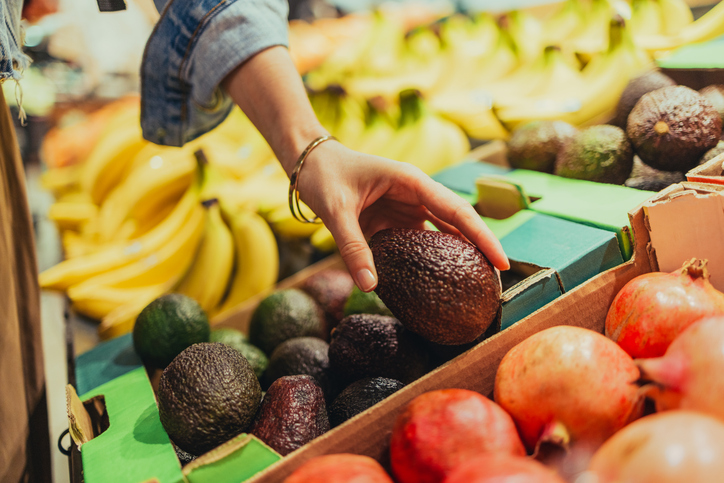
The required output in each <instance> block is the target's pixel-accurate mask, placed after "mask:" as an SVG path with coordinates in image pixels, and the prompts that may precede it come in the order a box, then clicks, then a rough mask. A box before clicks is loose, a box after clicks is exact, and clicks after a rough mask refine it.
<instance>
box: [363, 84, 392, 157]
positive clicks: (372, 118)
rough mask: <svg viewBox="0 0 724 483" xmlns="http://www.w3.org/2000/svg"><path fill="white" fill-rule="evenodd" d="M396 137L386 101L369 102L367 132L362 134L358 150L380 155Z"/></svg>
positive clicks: (378, 98)
mask: <svg viewBox="0 0 724 483" xmlns="http://www.w3.org/2000/svg"><path fill="white" fill-rule="evenodd" d="M394 136H395V128H394V126H393V125H392V121H391V120H390V118H389V116H388V114H387V106H386V105H385V101H384V99H382V98H381V97H376V98H373V99H370V100H368V101H367V111H366V113H365V130H364V132H363V133H362V135H361V137H360V140H359V143H358V145H357V150H358V151H360V152H363V153H367V154H375V155H379V154H380V152H382V150H383V149H384V146H386V145H387V144H389V143H390V141H391V140H392V138H393V137H394Z"/></svg>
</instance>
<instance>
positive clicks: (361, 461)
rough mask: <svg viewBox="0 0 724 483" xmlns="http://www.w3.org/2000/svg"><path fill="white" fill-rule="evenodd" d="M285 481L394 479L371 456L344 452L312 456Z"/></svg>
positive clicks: (383, 482) (375, 482) (373, 482)
mask: <svg viewBox="0 0 724 483" xmlns="http://www.w3.org/2000/svg"><path fill="white" fill-rule="evenodd" d="M284 483H392V479H391V478H390V477H389V475H388V474H387V473H386V472H385V470H384V469H383V468H382V466H380V464H379V463H378V462H377V461H375V460H373V459H372V458H370V457H369V456H362V455H358V454H349V453H342V454H330V455H324V456H317V457H316V458H312V459H311V460H309V461H307V462H306V463H304V464H303V465H302V466H300V467H299V468H297V469H296V470H295V471H294V473H292V474H291V475H289V476H288V477H287V478H286V479H285V480H284Z"/></svg>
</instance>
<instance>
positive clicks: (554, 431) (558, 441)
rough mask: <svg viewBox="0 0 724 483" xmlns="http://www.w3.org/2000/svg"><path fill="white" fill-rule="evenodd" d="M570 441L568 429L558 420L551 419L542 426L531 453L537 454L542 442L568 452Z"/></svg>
mask: <svg viewBox="0 0 724 483" xmlns="http://www.w3.org/2000/svg"><path fill="white" fill-rule="evenodd" d="M570 443H571V435H570V433H569V432H568V429H566V427H565V426H564V425H563V423H561V422H560V421H557V420H553V421H551V422H550V423H548V424H547V425H546V426H545V428H543V432H542V433H541V435H540V438H538V442H537V443H536V445H535V452H534V453H533V455H534V456H535V455H537V454H538V452H539V451H540V449H541V446H542V445H544V444H546V445H552V446H555V447H558V448H561V449H563V450H564V451H565V452H568V449H569V446H570Z"/></svg>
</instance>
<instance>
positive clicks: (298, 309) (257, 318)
mask: <svg viewBox="0 0 724 483" xmlns="http://www.w3.org/2000/svg"><path fill="white" fill-rule="evenodd" d="M325 327H326V324H325V321H324V314H323V313H322V309H320V308H319V305H317V302H315V301H314V299H313V298H312V297H310V296H309V295H307V294H306V293H305V292H302V291H301V290H299V289H296V288H291V289H286V290H277V291H276V292H274V293H272V294H270V295H268V296H267V297H266V298H264V300H262V301H261V302H260V303H259V305H258V306H257V307H256V309H255V310H254V313H252V315H251V321H250V322H249V340H250V341H251V343H252V344H254V345H255V346H257V347H258V348H260V349H261V350H263V351H264V352H265V353H266V354H271V353H272V352H273V351H274V349H275V348H276V347H277V346H278V345H279V344H281V343H282V342H284V341H285V340H288V339H292V338H294V337H304V336H309V337H319V338H320V339H326V338H327V332H326V330H325Z"/></svg>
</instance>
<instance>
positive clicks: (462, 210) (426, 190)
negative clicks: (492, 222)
mask: <svg viewBox="0 0 724 483" xmlns="http://www.w3.org/2000/svg"><path fill="white" fill-rule="evenodd" d="M418 196H419V197H420V200H421V201H422V203H423V204H424V205H425V206H426V207H427V209H428V210H430V212H431V213H432V214H433V215H434V216H436V217H437V218H438V219H439V221H440V222H442V226H441V225H438V224H437V223H436V222H435V221H434V220H431V221H433V223H434V224H435V226H437V227H438V228H439V229H441V230H443V231H448V230H449V229H450V228H453V227H454V228H456V229H457V230H459V231H460V233H462V234H463V236H465V238H467V239H468V240H470V242H471V243H473V244H474V245H476V246H477V247H478V248H479V249H480V251H481V252H483V253H484V254H485V256H486V257H488V260H490V262H491V263H492V264H493V266H495V267H496V268H497V269H499V270H508V269H509V268H510V262H509V261H508V257H507V256H506V255H505V252H504V251H503V246H502V245H501V244H500V241H498V239H497V238H496V237H495V235H494V234H493V232H492V231H490V228H488V226H487V225H486V224H485V223H484V222H483V220H482V219H481V218H480V215H478V213H477V212H476V211H475V208H473V207H472V205H470V204H469V203H468V202H466V201H465V200H463V199H462V198H460V197H459V196H457V195H456V194H455V193H453V192H452V191H450V190H449V189H447V188H445V187H444V186H442V185H441V184H439V183H437V182H435V181H433V180H432V179H430V178H426V179H425V180H424V181H423V182H422V186H421V188H420V190H419V193H418ZM446 225H447V226H446ZM443 227H445V228H443Z"/></svg>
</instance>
